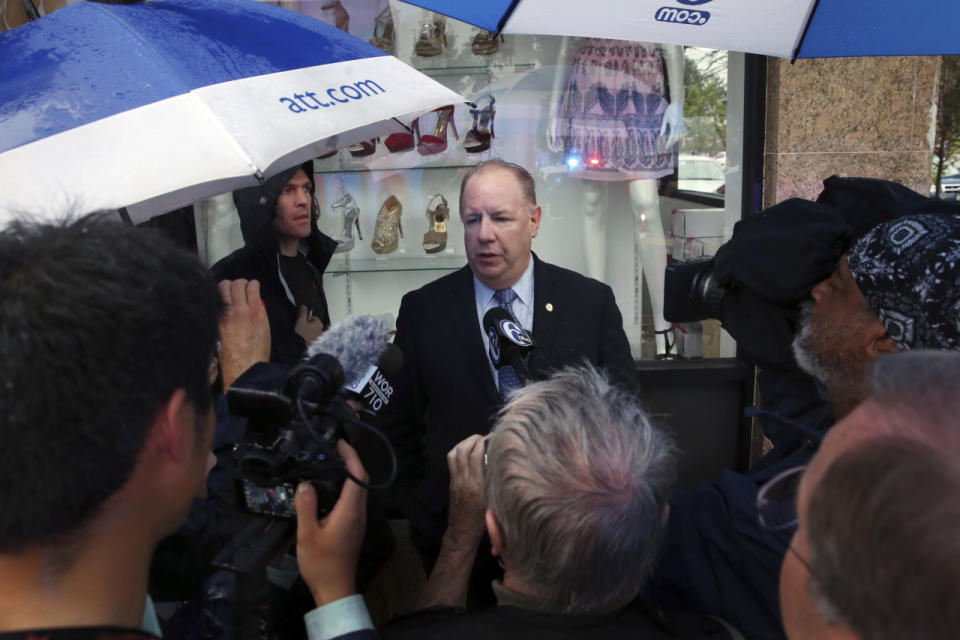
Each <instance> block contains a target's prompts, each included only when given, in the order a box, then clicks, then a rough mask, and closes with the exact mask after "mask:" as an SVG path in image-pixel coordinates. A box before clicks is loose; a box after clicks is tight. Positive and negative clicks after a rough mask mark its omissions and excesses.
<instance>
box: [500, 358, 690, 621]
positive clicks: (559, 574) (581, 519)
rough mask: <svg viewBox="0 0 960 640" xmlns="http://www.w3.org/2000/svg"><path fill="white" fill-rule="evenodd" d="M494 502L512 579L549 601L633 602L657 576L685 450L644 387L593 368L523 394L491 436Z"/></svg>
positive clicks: (554, 605) (576, 605) (555, 604)
mask: <svg viewBox="0 0 960 640" xmlns="http://www.w3.org/2000/svg"><path fill="white" fill-rule="evenodd" d="M488 461H489V462H488V467H487V472H486V496H487V504H488V507H489V509H490V513H492V515H493V517H494V518H495V519H496V523H497V525H498V526H499V529H500V533H501V534H502V549H501V556H502V559H503V562H504V566H505V568H506V572H507V575H508V576H511V577H512V578H513V579H515V580H518V581H519V582H520V583H522V584H523V585H525V586H526V587H527V588H528V589H529V590H530V591H531V592H532V593H534V594H535V595H536V597H537V598H538V599H539V600H541V601H542V602H543V603H544V604H545V605H546V606H548V607H550V608H551V609H554V610H560V611H565V612H583V611H591V610H597V609H604V608H610V607H613V606H616V605H619V604H626V602H627V601H629V600H630V599H631V598H633V597H634V596H635V595H636V594H637V592H638V591H639V589H640V588H641V586H642V585H643V583H644V582H645V580H646V579H647V577H648V576H649V574H650V571H651V569H652V565H653V562H654V559H655V557H656V555H657V551H658V547H659V542H660V538H661V535H662V531H663V526H664V522H665V510H666V505H667V498H668V494H669V491H670V487H671V485H672V484H673V481H674V476H675V468H674V460H673V445H672V443H671V441H670V439H669V438H668V437H667V436H666V435H665V434H664V433H663V432H662V431H660V430H659V429H658V428H656V427H654V426H653V425H652V424H651V422H650V420H649V418H648V417H647V415H646V413H644V411H643V409H642V407H641V406H640V404H639V401H638V400H637V398H636V397H635V396H633V395H632V394H630V393H628V392H626V391H624V390H622V389H620V388H618V387H616V386H614V385H612V384H611V383H610V382H609V381H608V380H607V378H606V376H605V375H603V374H601V373H600V372H598V371H597V370H596V369H594V368H592V367H590V366H586V367H581V368H568V369H565V370H563V371H561V372H559V373H557V374H555V375H554V376H552V377H551V378H550V379H548V380H544V381H542V382H536V383H534V384H531V385H528V386H526V387H524V388H523V389H521V390H520V391H518V392H517V393H516V395H515V396H514V397H513V399H512V400H511V402H510V403H509V404H508V405H507V406H506V407H505V408H504V410H503V411H502V412H501V414H500V416H499V419H498V421H497V424H496V426H495V428H494V431H493V433H492V435H491V437H490V444H489V450H488Z"/></svg>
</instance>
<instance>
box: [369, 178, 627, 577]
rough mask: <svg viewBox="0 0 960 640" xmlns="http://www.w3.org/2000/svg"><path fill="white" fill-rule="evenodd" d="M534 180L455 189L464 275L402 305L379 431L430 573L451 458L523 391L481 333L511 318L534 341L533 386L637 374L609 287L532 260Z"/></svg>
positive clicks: (536, 216)
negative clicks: (574, 368) (394, 372)
mask: <svg viewBox="0 0 960 640" xmlns="http://www.w3.org/2000/svg"><path fill="white" fill-rule="evenodd" d="M540 217H541V212H540V207H539V206H538V205H537V202H536V193H535V190H534V181H533V178H532V177H531V176H530V174H529V173H528V172H527V171H526V170H525V169H523V168H522V167H520V166H517V165H514V164H510V163H507V162H504V161H502V160H497V159H494V160H489V161H487V162H483V163H481V164H479V165H477V166H476V167H474V168H472V169H471V170H470V171H469V172H467V174H466V175H465V176H464V178H463V182H462V183H461V187H460V219H461V221H462V222H463V227H464V244H465V246H466V252H467V262H468V264H467V266H465V267H464V268H462V269H460V270H459V271H456V272H455V273H452V274H450V275H447V276H444V277H443V278H440V279H439V280H436V281H434V282H431V283H430V284H427V285H426V286H424V287H422V288H421V289H418V290H416V291H412V292H410V293H408V294H407V295H405V296H404V297H403V301H402V302H401V305H400V314H399V317H398V319H397V336H396V340H395V343H396V344H397V345H398V346H399V347H400V348H401V349H402V350H403V354H404V368H403V371H402V372H401V374H400V375H399V376H398V377H397V380H396V385H395V389H396V391H395V396H394V398H393V399H392V401H391V403H390V405H389V407H388V409H387V412H386V413H385V416H384V421H383V428H384V431H385V432H386V433H387V434H388V435H389V436H390V438H391V440H392V441H393V444H394V447H395V448H396V452H397V458H398V462H399V474H398V478H397V481H396V483H395V489H396V493H397V499H398V502H399V505H400V507H401V509H402V510H403V511H404V512H405V513H406V515H407V516H408V518H409V519H410V521H411V529H412V538H413V541H414V543H415V544H416V545H417V547H418V549H419V550H420V552H421V555H422V556H423V558H424V562H425V565H426V566H427V568H428V569H429V568H431V566H432V564H433V560H434V559H435V558H436V555H437V553H438V551H439V548H440V542H441V539H442V537H443V533H444V530H445V529H446V523H447V503H448V487H447V485H448V483H449V474H448V471H447V461H446V455H447V453H448V452H449V451H450V450H451V449H453V447H454V446H455V445H456V444H457V443H458V442H460V441H461V440H463V439H464V438H466V437H467V436H470V435H471V434H476V433H479V434H485V433H487V432H488V431H489V429H490V424H491V417H492V415H493V414H494V412H495V411H496V410H497V409H498V408H499V407H500V406H501V405H502V404H503V398H504V397H505V396H506V395H507V394H508V393H509V390H510V389H512V388H516V386H518V385H517V381H516V378H515V377H514V376H513V375H512V374H513V372H512V369H511V371H510V372H509V373H508V374H506V375H508V378H510V379H508V380H506V381H505V380H504V376H505V373H504V370H503V369H500V370H495V369H494V367H493V364H492V361H491V359H490V357H489V356H488V350H489V339H488V338H487V336H486V334H485V333H484V332H483V330H482V327H481V323H482V319H483V316H484V314H485V313H486V312H487V311H489V310H490V309H491V308H493V307H495V306H503V307H509V311H510V312H511V313H512V315H513V316H514V317H515V318H516V320H517V321H518V322H519V323H520V324H521V325H522V326H523V328H524V329H526V330H527V331H528V332H530V333H531V334H532V335H533V338H534V340H535V342H536V345H537V346H536V350H535V351H534V352H533V353H532V355H531V356H530V358H529V363H528V364H529V369H530V372H531V374H532V376H533V377H534V378H542V377H545V376H546V375H547V374H548V373H549V372H551V371H553V370H555V369H559V368H560V367H562V366H564V365H569V364H576V363H580V362H583V361H589V362H590V363H592V364H594V365H596V366H599V367H602V368H605V369H607V370H609V371H610V372H611V373H612V374H613V376H614V377H615V378H616V379H617V381H618V382H620V383H621V384H623V385H624V386H626V387H627V388H633V387H634V386H635V384H636V367H635V364H634V361H633V358H632V357H631V355H630V346H629V343H628V342H627V337H626V334H625V333H624V331H623V321H622V317H621V315H620V310H619V309H618V308H617V304H616V302H615V300H614V297H613V292H612V290H611V289H610V287H609V286H607V285H605V284H603V283H601V282H597V281H596V280H591V279H589V278H586V277H584V276H582V275H580V274H577V273H574V272H572V271H569V270H567V269H562V268H560V267H556V266H554V265H550V264H547V263H545V262H543V261H542V260H540V259H539V258H537V257H536V256H535V255H534V254H533V253H532V251H531V244H532V241H533V238H534V237H536V235H537V231H538V230H539V226H540Z"/></svg>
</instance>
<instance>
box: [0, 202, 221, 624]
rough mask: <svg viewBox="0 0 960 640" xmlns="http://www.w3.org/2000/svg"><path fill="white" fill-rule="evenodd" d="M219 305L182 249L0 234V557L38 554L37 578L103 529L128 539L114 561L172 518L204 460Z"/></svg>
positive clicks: (49, 227)
mask: <svg viewBox="0 0 960 640" xmlns="http://www.w3.org/2000/svg"><path fill="white" fill-rule="evenodd" d="M221 309H222V301H221V299H220V296H219V293H218V291H217V288H216V285H215V284H214V282H213V281H212V279H211V278H210V276H209V275H208V273H207V271H206V270H205V269H204V268H203V266H202V265H200V263H199V262H198V261H197V260H196V258H195V257H194V256H192V255H190V254H188V253H185V252H183V251H181V250H180V249H177V248H175V247H174V246H172V245H171V244H169V243H168V242H167V241H165V240H164V239H162V238H160V237H159V236H156V235H153V234H152V233H149V232H146V231H144V230H140V229H136V228H133V227H128V226H124V225H120V224H117V223H113V222H110V221H107V220H104V219H102V218H98V217H96V216H89V217H86V218H83V219H80V220H76V221H73V222H69V223H61V224H26V223H15V224H13V225H12V226H11V227H9V228H8V229H6V230H4V231H3V232H0V360H2V362H3V369H4V371H3V383H2V384H0V484H2V486H3V491H0V563H4V562H6V563H10V564H15V563H17V562H18V561H19V560H24V559H28V558H45V561H49V562H51V563H52V564H51V566H49V567H47V569H48V571H49V572H50V574H49V576H48V577H52V576H56V575H57V574H59V573H62V572H65V571H68V570H70V568H71V566H72V565H73V564H74V563H75V562H80V561H79V560H77V559H78V558H79V557H81V556H83V554H84V553H86V552H87V551H89V550H90V549H95V548H96V547H97V545H98V544H100V542H99V541H98V536H100V534H101V533H102V532H105V531H110V532H112V533H113V534H117V533H119V532H126V533H128V534H129V535H125V536H123V538H122V539H120V540H116V539H115V540H113V541H112V544H113V545H115V548H114V552H115V554H116V555H117V556H118V557H124V553H125V552H126V551H131V550H132V549H133V548H136V547H137V545H138V544H139V545H143V546H146V547H149V546H150V544H155V543H156V541H157V540H159V539H160V538H161V537H163V536H164V535H166V534H167V533H169V532H170V531H172V530H173V529H175V528H176V527H177V526H178V525H179V524H180V522H181V521H182V519H183V518H184V517H185V515H186V512H187V510H188V509H189V506H190V503H191V501H192V499H193V497H194V496H195V495H197V493H198V492H199V491H200V488H201V486H202V484H203V482H204V478H205V475H206V471H207V462H208V456H209V445H210V439H211V437H212V423H213V407H212V398H211V392H210V389H211V385H210V363H211V359H212V358H213V357H214V356H215V348H216V342H217V331H218V326H217V323H218V318H219V315H220V313H221ZM127 527H129V528H127ZM128 547H129V548H128ZM150 551H152V549H148V550H147V557H148V558H149V552H150ZM4 566H8V565H4ZM8 568H9V567H8ZM23 568H24V567H23V566H22V565H21V566H20V569H23ZM2 574H4V571H0V575H2ZM11 575H12V573H8V574H7V578H8V579H9V578H10V576H11ZM23 591H24V592H26V591H27V589H26V587H25V588H24V589H23ZM24 596H26V594H25V593H24ZM64 607H65V608H66V604H64ZM0 617H2V616H0Z"/></svg>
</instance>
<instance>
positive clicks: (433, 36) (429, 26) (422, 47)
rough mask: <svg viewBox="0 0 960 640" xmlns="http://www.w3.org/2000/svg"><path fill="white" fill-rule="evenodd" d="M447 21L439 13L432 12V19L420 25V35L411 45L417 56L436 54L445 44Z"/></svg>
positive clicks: (438, 53)
mask: <svg viewBox="0 0 960 640" xmlns="http://www.w3.org/2000/svg"><path fill="white" fill-rule="evenodd" d="M446 27H447V21H446V19H445V18H444V17H443V16H441V15H440V14H436V13H435V14H433V19H432V20H430V21H429V22H424V23H422V24H421V25H420V36H419V37H418V38H417V43H416V44H415V45H414V46H413V51H414V53H416V54H417V55H418V56H423V57H429V56H438V55H440V53H441V52H442V51H443V48H444V47H445V46H447V31H446Z"/></svg>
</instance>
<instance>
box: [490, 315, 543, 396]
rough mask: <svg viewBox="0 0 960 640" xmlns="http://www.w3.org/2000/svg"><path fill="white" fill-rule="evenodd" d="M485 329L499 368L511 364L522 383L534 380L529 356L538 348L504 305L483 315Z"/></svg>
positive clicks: (495, 363)
mask: <svg viewBox="0 0 960 640" xmlns="http://www.w3.org/2000/svg"><path fill="white" fill-rule="evenodd" d="M483 330H484V332H485V333H486V334H487V337H488V338H489V339H490V359H491V360H493V366H494V367H495V368H497V369H499V368H501V367H504V366H507V365H509V366H511V367H513V370H514V371H515V372H516V374H517V379H519V380H520V382H521V384H527V383H528V382H532V381H533V377H532V376H531V375H530V369H529V368H528V367H527V357H528V356H529V354H530V353H531V352H532V351H533V350H534V349H535V348H536V346H537V345H536V344H534V342H533V338H532V337H531V336H530V334H529V333H527V331H526V330H525V329H524V328H523V327H522V326H520V323H519V322H517V321H516V320H515V319H514V317H513V316H512V315H510V312H509V311H507V310H506V309H504V308H503V307H493V308H492V309H490V310H489V311H487V313H486V314H485V315H484V316H483Z"/></svg>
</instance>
